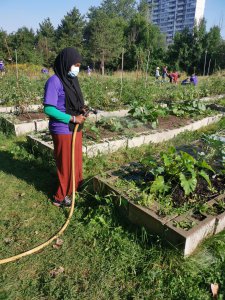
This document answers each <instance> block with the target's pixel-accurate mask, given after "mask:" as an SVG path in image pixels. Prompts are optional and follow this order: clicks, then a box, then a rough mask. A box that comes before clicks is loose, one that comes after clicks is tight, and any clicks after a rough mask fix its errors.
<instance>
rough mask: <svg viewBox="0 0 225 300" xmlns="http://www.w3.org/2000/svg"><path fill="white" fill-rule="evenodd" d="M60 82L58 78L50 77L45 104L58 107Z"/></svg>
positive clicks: (46, 85)
mask: <svg viewBox="0 0 225 300" xmlns="http://www.w3.org/2000/svg"><path fill="white" fill-rule="evenodd" d="M58 91H59V80H58V78H57V77H56V76H52V77H50V78H49V79H48V80H47V82H46V84H45V94H44V102H43V104H46V105H52V106H55V107H57V103H58V95H59V93H58Z"/></svg>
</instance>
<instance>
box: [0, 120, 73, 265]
mask: <svg viewBox="0 0 225 300" xmlns="http://www.w3.org/2000/svg"><path fill="white" fill-rule="evenodd" d="M78 126H79V124H76V126H75V129H74V132H73V140H72V182H73V194H72V204H71V208H70V213H69V216H68V218H67V220H66V222H65V224H64V225H63V227H62V228H61V229H60V230H59V231H58V232H57V233H56V234H55V235H54V236H53V237H51V238H50V239H49V240H47V241H46V242H44V243H43V244H41V245H39V246H37V247H35V248H33V249H30V250H28V251H25V252H23V253H20V254H18V255H15V256H11V257H8V258H4V259H1V260H0V265H2V264H6V263H8V262H12V261H15V260H18V259H20V258H22V257H24V256H27V255H30V254H34V253H36V252H38V251H40V250H42V249H43V248H45V247H47V246H48V245H49V244H51V243H52V242H53V241H54V240H56V239H57V238H58V237H59V236H60V235H62V234H63V232H64V231H65V229H66V228H67V226H68V225H69V222H70V220H71V218H72V215H73V212H74V206H75V151H74V150H75V141H76V135H77V129H78Z"/></svg>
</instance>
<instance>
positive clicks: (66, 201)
mask: <svg viewBox="0 0 225 300" xmlns="http://www.w3.org/2000/svg"><path fill="white" fill-rule="evenodd" d="M52 204H53V205H55V206H57V207H70V206H71V204H72V200H71V198H70V197H69V196H66V197H65V198H64V199H63V201H59V200H53V201H52Z"/></svg>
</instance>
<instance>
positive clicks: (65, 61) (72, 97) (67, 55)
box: [54, 47, 84, 131]
mask: <svg viewBox="0 0 225 300" xmlns="http://www.w3.org/2000/svg"><path fill="white" fill-rule="evenodd" d="M81 60H82V58H81V55H80V54H79V52H78V51H77V50H76V49H74V48H72V47H68V48H64V49H63V50H62V51H61V52H60V53H59V54H58V56H57V57H56V59H55V62H54V72H55V74H56V75H57V76H58V77H59V79H60V80H61V82H62V84H63V87H64V91H65V96H66V113H67V114H70V115H75V116H76V115H79V114H80V113H81V112H82V108H83V107H84V99H83V95H82V92H81V89H80V85H79V81H78V79H77V76H76V77H74V78H70V77H69V76H68V72H69V71H70V68H71V66H72V65H75V64H76V63H81ZM69 127H70V130H71V131H72V130H73V129H74V124H73V123H70V124H69Z"/></svg>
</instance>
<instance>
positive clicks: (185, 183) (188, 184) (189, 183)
mask: <svg viewBox="0 0 225 300" xmlns="http://www.w3.org/2000/svg"><path fill="white" fill-rule="evenodd" d="M179 177H180V185H181V186H182V188H183V189H184V193H185V195H186V196H188V195H189V194H190V193H191V192H193V191H194V190H195V189H196V185H197V179H196V177H195V176H192V177H191V178H190V179H187V178H186V176H185V175H184V174H183V173H180V176H179Z"/></svg>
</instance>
